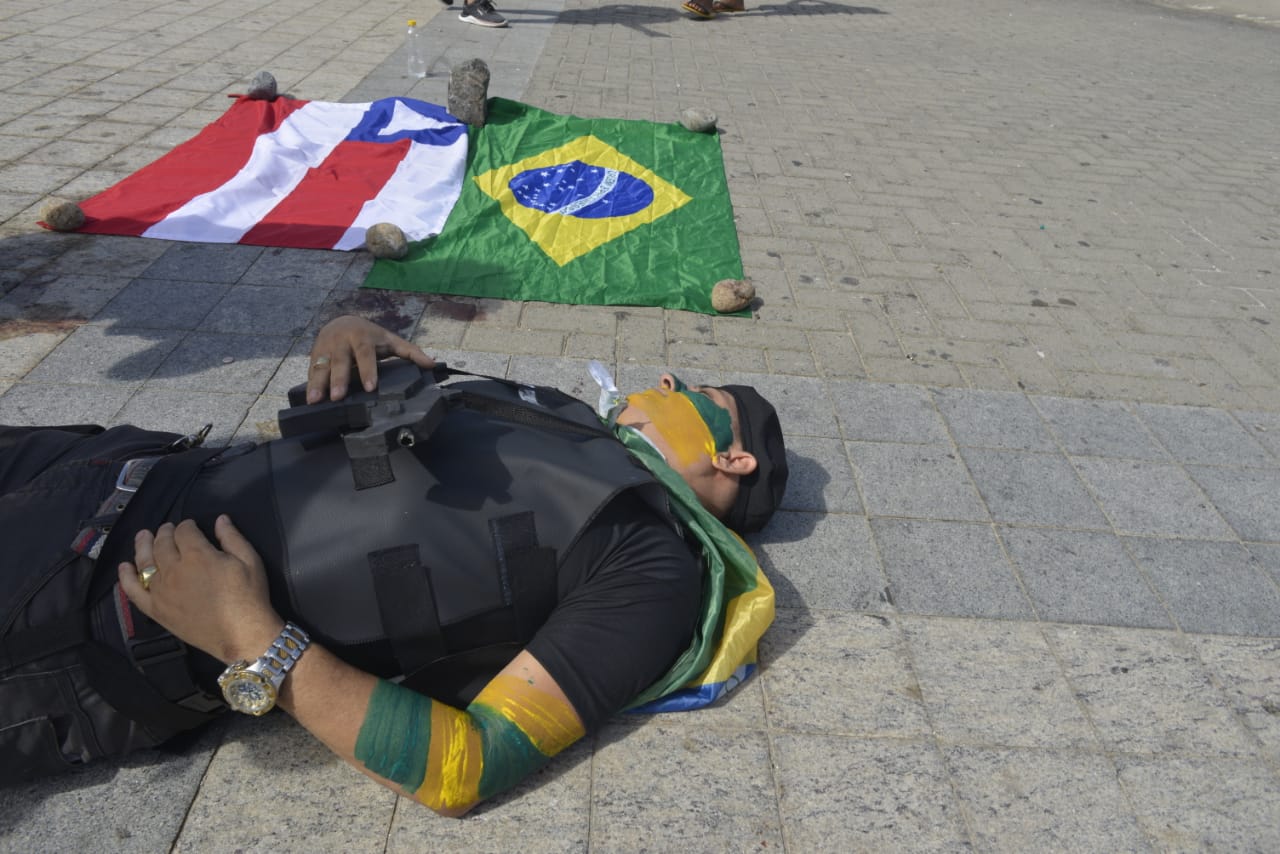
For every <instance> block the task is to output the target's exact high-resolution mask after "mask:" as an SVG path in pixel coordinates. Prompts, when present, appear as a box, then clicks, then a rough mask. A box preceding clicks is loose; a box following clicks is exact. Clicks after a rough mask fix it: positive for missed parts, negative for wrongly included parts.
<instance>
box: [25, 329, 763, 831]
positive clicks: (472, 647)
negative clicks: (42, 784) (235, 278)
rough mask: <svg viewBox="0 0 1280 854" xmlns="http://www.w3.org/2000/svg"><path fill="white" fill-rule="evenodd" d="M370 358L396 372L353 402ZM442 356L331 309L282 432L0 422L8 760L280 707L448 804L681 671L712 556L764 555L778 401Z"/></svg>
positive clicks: (699, 639) (374, 369)
mask: <svg viewBox="0 0 1280 854" xmlns="http://www.w3.org/2000/svg"><path fill="white" fill-rule="evenodd" d="M379 356H397V357H400V358H401V359H405V360H409V361H410V362H412V363H413V365H409V364H408V363H404V362H401V363H399V364H398V365H397V367H395V368H394V369H392V368H390V367H389V365H390V363H387V366H384V374H383V389H382V390H381V392H380V393H379V394H377V395H374V394H373V390H374V387H375V386H376V385H377V383H378V372H379V365H378V357H379ZM414 366H416V367H414ZM406 370H408V371H409V374H406V373H405V371H406ZM353 372H354V376H353ZM393 373H394V376H395V377H397V378H398V379H397V380H396V382H398V383H401V384H400V385H398V386H397V387H396V389H395V391H394V393H391V389H390V386H391V379H390V378H391V376H392V375H393ZM444 373H445V371H444V369H441V368H439V367H438V366H436V364H435V362H434V361H433V360H432V359H431V358H430V357H428V356H427V355H426V354H425V353H424V352H423V351H422V350H421V349H419V348H418V347H416V346H414V345H412V344H409V343H408V342H406V341H405V340H404V339H402V338H400V337H398V336H396V335H393V334H392V333H390V332H388V331H386V330H383V329H381V328H379V327H377V326H375V325H374V324H371V323H369V322H367V321H364V320H361V319H359V318H355V317H343V318H339V319H337V320H335V321H333V322H331V323H330V324H328V325H327V326H325V327H324V328H323V329H322V330H321V331H320V333H319V334H318V335H317V337H316V341H315V344H314V346H313V348H312V352H311V369H310V373H309V378H308V383H307V390H306V400H307V401H308V402H309V404H310V405H308V406H303V407H295V408H291V409H289V410H286V411H285V412H284V413H282V418H281V424H282V428H283V426H284V425H285V424H286V421H288V420H289V418H290V417H293V418H294V419H295V420H293V421H289V424H290V425H292V426H291V427H290V429H288V430H286V431H285V435H284V437H283V438H281V439H279V440H275V441H272V442H267V443H264V444H261V445H244V446H234V447H231V448H226V449H205V448H200V447H195V445H197V444H198V443H197V442H195V441H193V440H192V437H179V436H176V435H174V434H169V433H157V432H154V431H144V430H140V429H137V428H133V427H117V428H112V429H111V430H107V431H102V430H101V428H93V427H63V428H0V532H3V534H4V535H6V542H7V543H9V544H11V545H14V544H17V545H15V546H14V547H13V548H11V549H9V550H8V551H7V556H6V558H5V559H4V561H3V563H2V564H0V566H2V567H3V570H2V574H0V581H3V590H4V592H3V593H0V619H3V620H4V622H3V623H2V624H0V631H3V636H2V637H0V643H2V644H3V646H0V652H3V658H2V659H0V662H2V667H0V767H3V768H4V769H5V770H4V771H0V779H4V780H16V779H23V778H30V777H32V776H37V775H40V774H44V773H48V772H50V771H53V770H56V769H57V768H58V767H63V766H65V765H67V764H78V763H81V762H84V761H88V760H90V759H93V758H97V757H99V756H104V755H110V754H113V753H120V752H124V751H128V750H131V749H134V748H137V747H146V746H152V745H155V744H158V743H161V742H163V741H164V740H166V739H167V738H169V737H171V736H172V735H173V734H174V733H176V732H180V731H182V730H186V729H190V728H192V727H195V726H198V725H199V724H201V723H203V722H204V721H206V720H208V719H210V718H211V717H213V716H214V715H216V714H217V713H218V712H219V711H221V709H222V707H223V706H222V704H223V702H225V703H226V705H229V706H230V707H231V708H233V709H236V710H239V711H244V712H248V713H251V714H262V713H264V712H266V711H267V710H269V709H270V708H272V707H273V706H275V705H279V706H280V707H282V708H283V709H285V710H286V711H287V712H288V713H289V714H291V715H292V716H293V717H294V718H296V719H297V720H298V722H299V723H301V724H302V725H303V726H304V727H306V728H307V729H308V730H309V731H310V732H311V733H312V734H314V735H315V736H316V737H317V738H319V739H320V740H321V741H322V742H323V743H324V744H325V745H327V746H328V747H329V748H330V749H331V750H332V751H333V752H335V753H336V754H338V755H339V756H341V757H342V758H343V759H344V760H346V761H347V762H348V763H350V764H351V765H353V766H354V767H355V768H357V769H359V770H360V771H362V772H364V773H365V774H367V775H369V776H370V777H372V778H373V779H375V780H377V781H378V782H379V783H382V784H384V785H386V786H388V787H390V788H392V789H394V790H395V791H397V792H399V793H401V794H404V795H406V796H409V797H413V798H416V799H417V800H419V801H421V802H422V803H424V804H426V805H427V806H429V807H431V808H432V809H434V810H436V811H437V812H440V813H442V814H446V815H459V814H462V813H464V812H466V811H467V810H468V809H470V808H471V807H472V806H474V805H475V804H476V803H478V802H479V801H480V800H483V799H484V798H487V797H489V796H491V795H493V794H496V793H498V792H500V791H503V790H505V789H508V788H510V787H511V786H513V785H515V784H516V783H517V782H519V781H520V780H521V779H523V778H524V777H525V776H527V775H528V774H529V773H531V772H532V771H534V770H536V769H537V768H539V767H541V765H543V764H544V763H545V762H546V761H547V760H548V759H549V758H550V757H552V756H554V755H555V754H557V753H559V752H560V751H561V750H563V749H564V748H566V747H567V746H569V745H570V744H572V743H573V742H574V741H576V740H577V739H579V738H581V737H582V736H583V735H584V734H586V733H588V732H592V731H594V730H595V729H597V728H598V727H599V726H600V725H601V724H602V723H603V722H604V721H605V720H606V719H607V718H608V717H609V716H610V715H612V714H614V713H615V712H617V711H619V710H621V709H623V708H625V707H628V706H629V705H632V704H634V703H635V702H636V701H643V700H652V699H654V698H655V697H659V696H662V695H664V694H669V693H670V692H672V691H674V690H676V689H679V688H681V687H682V686H684V685H685V684H686V683H687V682H688V681H689V680H690V679H691V678H693V677H695V676H697V675H698V673H699V672H701V670H702V669H703V668H705V667H706V665H707V657H708V650H709V648H710V646H711V645H714V643H715V642H716V640H717V635H718V633H719V632H720V630H721V627H722V623H723V618H724V614H723V610H724V605H725V602H724V599H723V597H722V596H718V595H712V594H711V593H710V592H708V591H714V590H715V589H717V588H715V586H714V585H712V584H710V583H709V582H708V578H711V577H713V576H712V570H713V569H716V568H717V567H720V568H722V567H724V566H726V565H732V566H736V567H739V568H741V567H743V566H747V567H749V570H748V571H749V572H751V573H754V572H755V571H756V567H755V561H754V558H753V557H752V556H751V554H750V551H749V550H748V549H746V547H745V546H744V545H743V544H742V542H741V540H740V539H739V538H738V537H737V536H735V535H734V534H732V533H730V531H729V530H728V529H727V528H726V527H725V526H726V525H727V526H728V527H729V528H733V529H735V530H737V531H741V532H749V531H754V530H758V529H759V528H761V527H763V526H764V524H765V523H766V522H767V521H768V519H769V518H770V516H771V515H772V513H773V512H774V510H775V509H776V508H777V506H778V503H779V502H780V500H781V498H782V493H783V490H784V488H785V484H786V479H787V466H786V459H785V451H784V448H783V441H782V433H781V429H780V427H779V424H778V418H777V414H776V412H775V411H774V409H773V407H772V406H771V405H770V404H769V403H768V402H767V401H765V400H764V399H763V398H762V397H761V396H760V395H759V394H758V393H756V392H755V391H754V390H753V389H751V388H749V387H746V386H724V387H709V386H708V387H686V386H684V384H683V383H681V382H680V381H679V380H678V379H676V378H675V377H673V376H671V375H670V374H664V375H663V376H662V377H661V379H660V381H659V384H658V385H657V386H656V387H655V388H652V389H649V390H647V391H644V392H640V393H638V394H633V395H630V396H629V397H627V398H626V399H625V401H620V402H618V403H617V405H616V406H614V407H612V410H611V411H609V412H607V413H605V417H603V418H602V417H601V416H600V415H598V414H597V413H596V412H594V411H593V410H592V409H591V407H589V406H587V405H586V404H583V403H582V402H580V401H577V400H575V399H573V398H571V397H569V396H568V395H564V394H563V393H561V392H558V391H556V390H554V389H549V388H543V387H531V386H524V385H518V384H515V383H510V382H507V381H502V380H495V379H488V378H486V379H468V380H463V381H454V382H450V383H443V384H437V383H436V382H435V380H437V379H444V378H445V377H444V376H443V374H444ZM406 376H411V377H413V378H415V379H413V381H412V382H410V383H408V384H407V385H406V384H404V383H403V382H402V380H403V378H404V377H406ZM357 378H358V380H359V381H360V383H361V385H362V386H363V391H361V390H360V389H357V390H356V391H355V392H354V393H352V394H349V393H348V391H349V390H348V385H349V384H350V383H351V382H352V380H353V379H357ZM344 399H345V400H344ZM619 400H620V399H619ZM424 401H430V405H427V403H424ZM353 404H355V405H353ZM353 413H354V414H353ZM406 413H408V414H407V415H406ZM419 416H421V417H419ZM334 419H339V420H341V421H342V423H341V426H335V425H337V422H335V421H334ZM342 419H345V420H342ZM353 419H354V422H358V423H354V424H353ZM396 419H400V420H396ZM298 425H302V426H301V427H299V426H298ZM387 425H390V426H387ZM365 427H368V429H364V428H365ZM383 428H386V429H385V430H384V429H383ZM362 429H363V432H361V430H362ZM379 430H382V431H383V432H382V433H379V432H378V431H379ZM370 431H372V438H370ZM344 433H345V435H340V434H344ZM233 517H234V520H235V521H234V523H233V521H232V518H233ZM721 520H722V521H723V524H721ZM215 543H216V544H215ZM67 544H71V548H70V549H68V548H67ZM95 566H96V567H97V571H95ZM771 604H772V602H771V600H770V601H769V607H770V608H771ZM770 613H771V612H770ZM224 668H225V669H224ZM219 693H220V694H221V697H219V696H218V694H219ZM69 698H76V699H74V700H72V699H69Z"/></svg>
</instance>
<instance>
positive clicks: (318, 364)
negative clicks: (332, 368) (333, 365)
mask: <svg viewBox="0 0 1280 854" xmlns="http://www.w3.org/2000/svg"><path fill="white" fill-rule="evenodd" d="M327 364H329V357H328V356H320V357H319V358H318V359H316V360H315V361H314V362H312V363H311V367H313V368H323V367H324V366H325V365H327Z"/></svg>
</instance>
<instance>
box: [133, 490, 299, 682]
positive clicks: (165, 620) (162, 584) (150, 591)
mask: <svg viewBox="0 0 1280 854" xmlns="http://www.w3.org/2000/svg"><path fill="white" fill-rule="evenodd" d="M214 534H215V536H216V537H217V539H218V546H221V548H219V547H218V546H215V545H214V544H213V543H211V542H210V541H209V539H208V538H207V537H205V535H204V534H203V533H202V532H201V531H200V529H199V528H198V527H197V526H196V523H195V522H193V521H191V520H190V519H187V520H185V521H183V522H181V523H179V524H178V525H176V526H175V525H173V524H170V523H165V524H164V525H161V526H160V527H159V528H158V529H157V530H156V532H155V533H154V534H153V533H152V532H150V531H139V532H138V535H137V536H136V537H135V538H134V562H132V563H130V562H128V561H126V562H124V563H122V564H120V567H119V577H120V586H121V587H122V588H124V592H125V593H126V594H127V595H128V597H129V600H130V601H131V602H133V604H134V605H136V606H137V607H138V609H139V610H141V611H142V612H143V613H144V614H146V615H147V616H148V617H150V618H151V619H153V620H155V621H156V622H157V623H159V624H160V625H162V626H164V627H165V628H166V629H168V630H169V631H171V632H173V633H174V634H175V635H177V636H178V637H179V638H180V639H181V640H183V641H185V642H186V643H189V644H191V645H192V646H195V647H198V648H199V649H202V650H204V651H205V652H207V653H209V654H210V655H212V656H214V657H215V658H218V659H220V660H221V661H223V662H224V663H227V664H230V663H231V662H233V661H238V660H240V659H249V660H253V659H255V658H257V657H258V656H259V655H261V654H262V653H263V652H264V651H265V650H266V649H267V647H269V646H270V645H271V641H272V640H273V639H274V638H275V636H276V635H277V634H279V633H280V629H281V628H282V627H283V626H284V620H283V619H282V618H281V617H280V616H279V615H278V614H277V613H276V612H275V609H274V608H272V607H271V600H270V598H269V595H268V588H267V574H266V570H265V569H264V568H263V565H262V559H261V558H260V557H259V556H258V553H257V552H256V551H255V550H254V548H253V546H252V545H250V544H249V541H248V540H246V539H245V538H244V536H243V535H242V534H241V533H240V532H239V531H238V530H236V527H235V525H233V524H231V519H230V518H228V517H227V516H225V515H223V516H219V517H218V519H217V521H216V522H215V523H214ZM152 567H154V572H149V570H150V569H151V568H152ZM140 569H141V570H143V571H148V572H149V574H150V581H149V582H148V584H147V586H146V587H144V586H143V583H142V580H141V578H140V577H139V570H140Z"/></svg>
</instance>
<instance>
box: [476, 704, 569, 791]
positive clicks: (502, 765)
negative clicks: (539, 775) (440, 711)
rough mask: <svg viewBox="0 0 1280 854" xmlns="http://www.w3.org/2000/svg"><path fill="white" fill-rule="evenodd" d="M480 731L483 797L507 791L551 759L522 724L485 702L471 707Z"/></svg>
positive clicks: (481, 789)
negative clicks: (539, 747) (482, 755)
mask: <svg viewBox="0 0 1280 854" xmlns="http://www.w3.org/2000/svg"><path fill="white" fill-rule="evenodd" d="M467 712H468V714H470V715H471V720H472V721H473V722H474V723H475V725H476V727H477V728H478V729H479V730H480V744H481V749H482V752H483V753H484V771H483V773H482V774H481V775H480V799H481V800H484V799H485V798H491V797H493V796H494V795H496V794H498V793H499V792H505V791H506V790H507V789H510V788H511V787H512V786H514V785H515V784H516V783H519V782H520V781H521V780H523V779H524V778H525V777H527V776H529V775H530V774H532V773H533V772H534V771H537V770H538V769H539V768H541V767H542V766H543V765H546V764H547V762H549V761H550V760H551V757H550V756H547V755H545V754H543V753H542V752H541V751H540V750H538V748H537V747H536V746H534V744H533V742H532V741H531V740H530V739H529V736H527V735H525V733H524V731H523V730H521V729H520V727H518V726H516V724H515V723H514V722H512V721H511V720H510V719H508V718H506V717H505V716H503V715H501V714H500V713H498V712H497V711H495V710H494V709H491V708H489V707H488V706H486V705H483V704H482V703H472V704H471V705H470V706H468V707H467Z"/></svg>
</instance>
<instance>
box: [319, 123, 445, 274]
mask: <svg viewBox="0 0 1280 854" xmlns="http://www.w3.org/2000/svg"><path fill="white" fill-rule="evenodd" d="M466 171H467V136H466V134H462V135H461V136H459V137H458V138H457V139H456V140H454V141H453V143H452V144H451V145H447V146H445V145H422V144H420V143H416V142H415V143H414V144H413V145H412V146H410V148H409V151H408V152H407V153H406V154H405V156H404V159H403V160H402V161H400V165H399V166H397V167H396V171H395V172H394V173H393V174H392V176H391V178H390V179H389V180H388V181H387V183H386V184H384V185H383V187H382V189H381V190H380V191H379V192H378V195H376V196H374V197H373V198H372V199H370V200H369V201H367V202H365V203H364V206H363V207H362V208H360V213H358V214H357V215H356V218H355V220H354V221H353V222H352V223H351V228H349V229H347V232H346V233H345V234H343V235H342V238H341V239H340V240H339V241H338V242H337V244H336V245H335V246H334V247H333V248H334V249H358V248H359V247H361V246H363V245H364V233H365V230H366V229H367V228H369V226H371V225H374V224H375V223H379V222H393V223H395V224H396V225H398V226H400V229H401V231H403V232H404V234H405V237H407V238H408V239H409V240H422V239H423V238H424V237H427V236H428V235H431V234H439V233H440V232H441V231H443V230H444V223H445V220H447V219H448V218H449V212H450V211H451V210H453V205H454V203H455V202H457V201H458V196H459V195H461V194H462V178H463V175H464V174H465V173H466Z"/></svg>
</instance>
